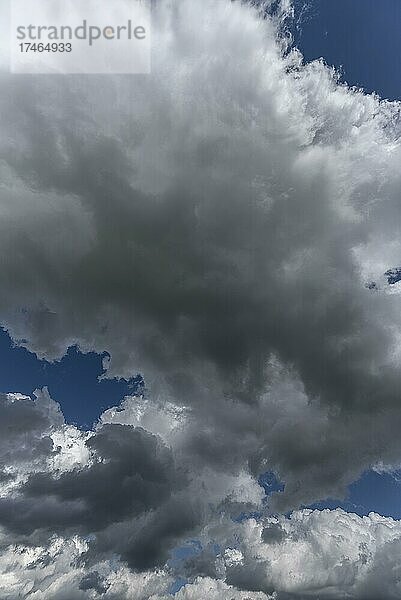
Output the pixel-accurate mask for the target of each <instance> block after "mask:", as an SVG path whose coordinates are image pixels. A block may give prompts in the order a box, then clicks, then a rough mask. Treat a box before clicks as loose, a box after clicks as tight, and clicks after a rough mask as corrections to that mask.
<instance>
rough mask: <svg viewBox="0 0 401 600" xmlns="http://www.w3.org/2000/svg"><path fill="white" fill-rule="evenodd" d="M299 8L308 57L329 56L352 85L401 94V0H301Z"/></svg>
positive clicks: (300, 36)
mask: <svg viewBox="0 0 401 600" xmlns="http://www.w3.org/2000/svg"><path fill="white" fill-rule="evenodd" d="M306 4H307V5H308V6H307V8H306V9H304V10H301V8H302V6H303V5H306ZM296 6H297V9H298V10H297V14H298V18H299V19H301V21H300V22H299V26H298V28H297V30H296V31H295V39H296V43H297V45H298V47H299V48H300V49H301V50H302V52H303V54H304V56H305V59H306V60H307V61H309V60H313V59H316V58H320V57H323V58H324V59H325V61H326V62H327V64H329V65H335V66H336V67H338V68H341V70H342V72H343V80H344V81H346V82H347V83H349V84H350V85H356V86H360V87H363V88H364V90H365V91H367V92H376V93H377V94H379V95H380V96H381V97H382V98H387V99H390V100H394V99H399V98H401V35H400V24H401V2H400V1H399V0H310V1H308V2H305V0H297V2H296Z"/></svg>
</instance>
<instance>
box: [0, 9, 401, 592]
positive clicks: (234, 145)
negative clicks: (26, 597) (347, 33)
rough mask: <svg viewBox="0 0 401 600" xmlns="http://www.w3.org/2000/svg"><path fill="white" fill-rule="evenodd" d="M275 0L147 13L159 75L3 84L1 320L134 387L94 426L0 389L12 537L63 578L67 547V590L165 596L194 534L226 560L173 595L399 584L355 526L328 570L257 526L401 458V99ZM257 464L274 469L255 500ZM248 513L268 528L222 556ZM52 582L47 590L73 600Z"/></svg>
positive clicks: (290, 530)
mask: <svg viewBox="0 0 401 600" xmlns="http://www.w3.org/2000/svg"><path fill="white" fill-rule="evenodd" d="M282 9H283V12H282V13H280V11H279V12H278V13H276V14H275V16H274V17H272V18H271V17H269V16H267V17H266V15H264V16H265V17H266V18H261V17H260V14H259V11H258V10H257V9H256V8H255V7H253V8H252V7H250V6H248V5H247V4H246V3H240V2H234V3H232V2H213V1H212V0H205V2H202V3H199V2H196V1H195V0H185V1H184V2H180V3H173V5H168V4H167V3H163V2H161V3H158V4H157V6H156V7H155V12H154V34H153V35H154V39H155V40H157V43H155V45H154V50H153V54H154V56H153V66H152V74H151V75H150V76H144V77H140V78H135V79H133V78H130V77H119V76H116V77H108V78H106V79H105V78H97V77H94V78H90V79H83V78H74V77H68V76H66V77H63V78H62V79H60V78H53V77H35V78H12V77H10V76H9V75H4V74H3V75H2V79H3V81H2V83H3V85H2V92H1V95H0V104H1V115H2V116H1V119H0V127H1V131H2V134H3V135H2V139H1V141H0V159H1V163H0V169H1V176H2V190H1V210H2V219H1V223H0V252H1V256H2V261H1V264H0V286H1V290H2V293H1V296H0V320H1V323H2V324H3V325H4V326H5V327H7V329H8V330H9V331H10V333H11V335H12V336H13V338H14V340H16V341H17V342H19V343H20V344H23V345H26V346H28V347H29V348H30V349H32V350H33V351H35V352H36V353H37V354H38V355H39V356H41V357H45V358H47V359H48V360H51V359H54V358H57V357H60V356H62V355H63V354H64V353H65V351H66V350H67V348H68V347H69V346H70V345H72V344H78V345H79V347H80V348H81V349H82V350H84V351H86V350H88V351H89V350H90V351H98V352H103V351H107V352H108V353H109V354H110V356H111V363H110V365H109V368H108V372H107V375H108V376H110V377H132V376H135V375H136V374H137V373H141V374H142V375H143V376H144V378H145V381H146V384H147V393H146V396H145V398H142V399H139V398H127V399H125V400H124V402H123V404H122V406H121V408H120V409H119V410H110V411H107V412H106V413H104V414H103V415H102V417H101V418H100V421H99V423H98V424H96V426H95V428H94V430H93V431H87V432H84V431H79V430H77V429H76V428H74V427H73V426H70V425H66V424H65V423H64V421H63V418H62V415H61V413H60V411H59V409H58V408H57V405H56V404H55V403H54V402H53V401H52V400H51V399H50V398H49V397H48V395H47V394H46V392H41V393H39V392H38V398H37V400H36V401H35V402H34V401H32V400H31V399H29V398H18V397H17V396H15V395H14V396H12V397H11V396H4V397H2V398H1V399H0V410H1V413H0V415H1V419H0V429H2V427H3V426H2V425H1V422H3V424H4V423H6V426H4V431H5V434H4V435H5V436H6V437H7V443H4V444H3V442H1V443H0V453H1V456H0V466H1V469H2V473H3V474H2V476H1V478H0V483H1V485H2V486H4V489H5V492H4V494H2V496H1V497H0V524H1V526H2V527H3V530H4V531H3V533H2V535H4V542H2V545H3V546H4V548H6V547H7V548H11V546H10V544H14V546H13V547H14V548H15V550H13V551H11V550H7V552H14V551H15V552H17V548H19V547H20V548H29V547H30V548H31V551H32V552H33V553H34V552H36V554H37V557H36V559H35V560H49V561H50V562H51V563H52V564H54V565H58V566H57V569H59V570H60V573H64V574H65V572H66V567H65V565H64V562H63V561H64V558H63V556H64V555H63V552H66V553H68V552H72V551H71V550H69V548H72V546H74V544H75V546H74V548H75V550H74V553H75V554H74V555H76V556H77V563H76V566H75V567H74V571H73V572H71V573H70V575H69V577H70V579H69V581H70V583H69V584H68V585H70V590H74V592H72V591H70V594H71V595H70V596H68V598H69V599H71V598H73V597H77V598H92V597H96V596H95V594H96V593H97V594H98V595H99V594H105V595H106V597H110V598H113V597H118V598H124V597H127V598H130V597H135V598H142V597H143V598H151V597H152V595H153V597H154V598H157V597H159V596H160V597H162V595H163V594H165V593H166V589H167V588H168V585H170V583H171V578H174V576H175V575H174V568H175V567H174V568H173V567H172V566H171V563H169V562H168V561H169V557H170V556H171V552H173V550H174V548H176V547H177V546H179V545H180V544H184V543H185V542H186V540H188V539H195V538H196V539H197V538H199V539H201V540H202V541H203V542H202V543H204V545H205V547H209V546H208V544H209V543H212V542H213V541H216V543H218V544H220V547H221V556H220V558H219V560H218V561H217V563H216V564H217V566H216V564H215V562H213V561H215V559H216V557H215V558H213V556H212V554H210V553H209V554H207V558H205V556H204V555H202V557H200V558H198V559H197V560H193V561H192V563H191V565H190V566H188V565H187V567H185V565H184V567H182V568H183V569H184V571H185V568H187V569H188V572H187V573H184V575H188V576H189V578H190V582H189V584H188V585H187V586H185V587H184V588H183V590H181V591H180V592H179V593H178V595H177V597H178V598H179V599H180V598H182V599H185V598H188V599H189V598H197V597H204V594H205V593H207V594H209V596H208V597H210V598H213V597H214V596H213V594H214V595H215V597H216V598H224V597H225V595H227V598H230V599H231V598H232V597H235V598H241V599H242V598H249V597H250V598H255V599H259V598H266V597H274V596H271V595H272V594H273V595H274V594H275V593H277V594H278V596H277V598H286V597H290V596H286V594H287V595H288V594H295V596H296V597H302V594H304V595H308V594H309V595H310V594H312V595H313V594H314V595H315V596H316V594H318V593H323V591H322V590H323V589H324V590H326V587H330V589H332V590H333V597H347V594H348V595H351V597H356V598H366V597H367V596H366V594H367V593H368V592H367V590H368V589H369V585H370V584H369V582H370V581H371V580H373V579H372V578H373V573H378V572H379V571H380V569H382V570H383V573H384V572H385V573H386V577H387V582H388V586H387V588H386V591H384V592H383V594H385V596H383V597H386V598H387V597H388V598H391V597H396V594H397V593H398V592H397V584H396V582H394V581H393V579H392V575H391V574H390V571H389V569H390V567H389V565H390V562H391V561H390V558H389V556H390V554H389V553H388V552H387V550H388V548H390V546H391V544H395V545H396V544H397V543H398V541H397V540H398V537H394V539H393V538H391V540H390V538H389V539H388V540H387V538H386V542H385V544H387V545H383V548H382V547H381V546H380V547H381V550H380V552H379V551H378V552H376V554H375V553H373V550H372V551H371V554H369V556H367V555H366V556H367V558H366V562H365V563H363V561H362V559H361V560H360V562H358V560H359V559H358V560H357V558H356V555H355V552H354V550H355V543H356V542H355V543H354V542H353V541H352V537H350V541H349V544H348V545H347V547H346V548H345V547H344V548H343V549H342V550H341V551H342V552H344V557H345V558H344V561H345V562H344V561H343V562H341V561H340V562H341V564H340V563H338V561H337V562H336V563H335V565H337V563H338V564H339V566H338V568H337V567H336V566H335V565H333V570H332V571H331V570H330V569H329V572H330V573H332V579H330V581H328V580H327V581H326V582H323V583H322V581H323V579H319V583H318V584H317V583H316V581H315V579H314V575H313V574H312V575H311V576H310V578H308V577H307V576H306V575H305V578H304V580H302V581H301V579H302V578H299V579H297V578H295V580H296V581H295V583H294V584H293V585H292V584H291V585H290V584H289V583H288V582H289V579H290V576H289V574H288V573H287V571H286V570H285V569H286V567H285V565H284V566H282V571H280V573H278V571H275V570H274V569H275V568H276V567H274V568H273V566H272V565H274V564H276V563H274V561H275V560H276V558H275V557H276V554H274V552H275V550H274V549H275V548H278V549H279V550H277V556H278V555H279V554H280V553H281V554H282V553H283V552H286V551H287V549H289V548H295V546H293V545H294V544H295V542H294V539H295V537H296V536H298V535H299V536H301V529H300V526H299V527H298V525H296V526H295V525H294V524H293V523H295V521H294V522H292V521H288V519H287V518H284V517H278V519H279V522H278V523H276V522H274V524H273V525H272V523H271V522H270V521H269V522H267V523H265V522H264V521H263V519H269V518H270V517H269V516H268V514H269V511H275V512H277V513H280V512H281V513H287V512H289V511H292V510H296V509H299V508H300V507H301V506H302V505H307V504H310V503H312V502H315V501H317V500H321V499H324V498H326V497H328V496H331V497H334V498H335V497H341V496H342V495H344V493H345V491H346V489H347V485H348V484H349V483H350V482H351V481H353V480H354V479H355V478H357V477H358V476H359V474H360V473H361V472H362V471H363V470H365V469H367V468H370V467H372V466H373V467H376V468H378V467H379V466H380V468H382V469H387V470H391V469H392V468H395V467H397V466H398V465H399V464H400V462H401V461H400V456H401V446H400V442H399V436H398V430H399V427H400V425H401V410H400V408H399V389H400V383H401V381H400V373H399V368H398V362H399V355H400V354H399V353H400V350H399V334H398V330H399V320H400V317H399V300H398V294H397V293H391V294H387V293H386V294H382V293H376V292H377V290H376V289H373V288H372V289H369V287H367V286H366V282H369V281H376V280H378V278H380V277H381V276H382V275H383V274H384V273H386V272H388V270H389V269H390V268H391V269H393V268H395V266H396V265H399V263H400V256H401V253H400V250H401V249H400V248H399V241H398V240H399V238H400V236H399V233H400V231H399V222H398V221H399V219H398V210H399V206H398V205H399V194H400V189H401V185H400V174H399V168H398V165H399V162H400V158H401V157H400V154H401V150H400V144H399V133H400V126H399V110H400V108H399V105H398V104H396V103H388V102H384V101H380V100H379V99H378V98H376V97H374V96H372V95H367V94H364V93H363V92H362V91H358V90H354V89H350V88H349V87H346V86H344V85H341V84H340V83H339V82H338V79H337V76H336V74H335V73H334V72H333V71H332V70H330V69H329V68H328V67H326V66H325V65H324V64H323V63H322V62H314V63H311V64H307V65H304V64H303V63H302V57H301V56H300V54H299V53H298V52H297V51H296V50H294V49H291V47H289V46H288V43H287V41H286V39H285V38H284V37H283V36H284V35H285V30H283V25H282V23H283V20H284V15H285V14H286V12H285V11H286V10H287V12H288V10H289V9H290V7H289V6H287V5H286V4H285V3H282ZM393 287H396V284H395V286H393ZM10 398H11V399H10ZM22 431H23V433H21V432H22ZM22 439H23V440H24V443H23V444H22V445H21V440H22ZM266 471H274V472H275V473H276V474H277V476H279V477H280V478H281V479H282V480H283V481H284V482H285V489H284V492H280V493H276V494H273V495H272V496H271V497H270V498H269V502H268V507H266V503H265V502H264V501H263V490H262V488H261V487H260V486H259V485H258V477H259V476H260V474H261V473H263V472H266ZM3 480H4V481H3ZM244 511H249V512H251V511H257V512H258V514H260V515H261V517H260V519H261V521H260V522H257V521H255V523H256V524H255V525H252V526H251V525H249V527H254V529H253V533H252V535H254V536H255V537H254V538H252V537H249V536H250V535H251V534H250V533H249V532H248V533H247V534H246V536H248V537H246V536H245V538H244V539H243V540H242V541H241V539H242V538H241V539H240V537H237V546H239V547H238V548H237V547H236V548H235V549H236V551H238V552H240V554H238V560H237V562H236V563H235V564H234V563H233V564H231V563H230V560H229V559H227V556H228V555H227V556H226V558H224V557H225V554H224V548H230V546H229V544H230V543H231V542H230V541H228V536H229V533H230V531H231V529H232V528H234V529H235V527H237V529H238V531H239V532H240V533H241V532H242V533H241V535H243V531H244V530H245V529H246V527H248V525H243V526H242V525H239V524H238V522H237V521H236V520H234V521H230V518H232V517H234V518H235V519H236V518H237V517H238V515H239V514H241V512H244ZM266 512H267V514H266ZM296 514H300V515H303V516H302V519H304V521H302V522H303V523H304V524H305V530H302V532H303V533H302V535H306V536H308V535H310V536H313V535H315V531H317V532H318V533H317V534H316V535H319V532H322V533H321V535H322V536H323V539H324V540H327V539H330V540H331V539H332V537H331V536H332V531H333V529H335V528H336V527H337V526H338V523H339V522H340V521H341V520H344V521H345V522H346V523H348V525H347V528H348V529H347V530H348V531H349V532H351V531H353V530H352V527H353V526H354V524H355V523H357V525H355V527H357V533H356V534H355V535H356V538H355V539H358V540H359V538H360V539H361V542H360V543H361V544H362V545H363V544H368V542H367V541H366V539H367V538H369V540H372V539H375V536H377V535H378V533H377V531H378V527H377V526H376V525H375V521H374V518H373V517H372V518H371V520H370V521H369V520H368V521H367V520H358V518H357V517H354V516H347V515H345V513H344V514H342V513H335V514H334V515H326V513H324V516H321V517H319V516H316V517H314V516H310V513H308V512H302V511H301V512H300V513H296ZM312 515H314V513H312ZM326 517H327V520H328V521H327V523H328V524H327V523H326V521H325V519H326ZM297 518H298V517H297ZM300 518H301V517H300ZM280 519H281V520H280ZM319 519H322V520H321V521H320V520H319ZM296 523H297V524H298V521H296ZM383 523H384V524H383V528H384V529H383V530H384V531H386V532H387V531H389V530H390V529H391V530H394V531H396V532H397V535H398V525H397V524H394V523H395V522H392V521H391V520H390V521H388V522H387V521H383ZM210 524H211V525H210ZM322 527H323V529H322ZM240 533H238V535H240ZM244 535H245V534H244ZM344 535H345V533H344ZM386 535H387V534H386ZM74 536H78V538H77V539H79V540H80V541H79V542H78V541H77V539H75V538H74ZM294 536H295V537H294ZM390 537H391V536H390ZM232 539H233V538H232ZM74 540H75V541H74ZM217 540H219V541H218V542H217ZM238 540H239V541H238ZM322 543H323V542H322ZM347 543H348V542H347ZM358 543H359V541H358ZM7 544H8V546H7ZM18 544H19V545H20V546H18ZM55 544H56V546H57V544H59V545H60V548H64V549H60V550H59V551H57V550H55V549H54V548H55V547H56V546H55ZM383 544H384V542H383ZM368 546H369V544H368ZM361 547H362V546H361ZM363 547H365V546H363ZM33 548H36V550H35V551H34V550H33ZM52 548H53V550H51V549H52ZM252 548H260V549H261V550H260V552H261V553H260V556H261V557H262V558H260V557H259V558H258V559H257V560H256V558H255V557H254V556H253V555H252ZM299 548H300V547H299V546H297V547H296V550H297V551H299V552H301V550H300V549H299ZM314 548H315V547H314V546H313V544H312V543H311V546H310V548H309V546H308V552H314V551H315V550H314ZM262 550H263V551H262ZM50 551H51V552H53V555H51V556H50V555H48V552H50ZM288 551H289V550H288ZM291 551H292V550H291ZM7 552H5V553H4V556H5V558H4V560H5V561H6V562H5V563H4V564H6V565H8V564H9V563H7V561H11V562H12V561H13V559H12V558H10V556H11V555H9V554H7ZM21 552H22V550H21ZM361 552H362V551H361ZM272 553H273V554H272ZM23 554H24V553H23ZM35 556H36V555H35ZM49 556H50V558H49ZM112 556H118V557H119V559H118V560H119V561H120V562H119V566H118V569H119V579H118V581H117V580H115V579H113V575H112V568H111V566H110V564H111V563H110V561H111V557H112ZM258 556H259V555H258ZM334 556H336V554H335V552H334V553H333V554H330V552H328V554H327V561H329V562H330V560H334V558H333V557H334ZM358 556H359V555H358ZM38 557H39V558H38ZM46 557H47V558H46ZM241 557H242V558H241ZM226 559H227V560H226ZM216 560H217V559H216ZM316 560H317V559H316ZM335 560H337V559H335ZM338 560H340V559H338ZM341 560H342V559H341ZM364 560H365V559H364ZM391 560H393V559H391ZM108 561H109V562H108ZM219 561H220V562H219ZM227 561H228V562H227ZM389 561H390V562H389ZM362 563H363V564H362ZM19 564H20V567H18V568H17V571H18V572H16V574H15V577H14V579H13V581H14V583H13V585H15V586H16V587H15V589H18V593H22V592H21V590H23V589H25V588H24V585H28V584H25V583H24V584H22V583H21V585H20V583H18V581H20V582H22V581H25V579H24V578H26V577H27V575H26V573H27V570H29V569H28V566H26V564H25V566H24V563H23V561H22V562H21V561H20V562H19ZM35 564H36V563H35ZM297 564H298V565H299V564H301V562H300V563H297ZM330 564H331V563H330ZM391 564H393V563H391ZM83 565H84V566H83ZM366 565H367V566H366ZM127 566H128V567H127ZM5 568H7V569H8V568H9V567H5ZM280 568H281V567H280ZM297 568H298V567H297ZM299 568H301V567H299ZM330 568H331V567H330ZM324 569H325V567H324V566H323V565H322V564H320V563H319V564H318V565H317V566H316V570H317V572H319V573H320V572H322V571H323V570H324ZM62 576H63V577H64V575H60V577H62ZM65 576H66V575H65ZM322 577H323V576H322ZM317 579H318V577H317ZM28 580H29V577H28ZM57 581H59V584H60V585H59V584H58V583H57ZM60 581H61V579H60V578H59V579H57V577H56V576H54V578H53V580H52V583H51V585H52V586H54V587H53V591H52V590H50V591H46V584H45V583H44V582H43V584H42V583H38V584H35V585H38V586H39V587H40V586H42V587H41V588H40V590H39V588H38V590H37V592H35V593H36V597H38V598H51V597H52V598H56V597H57V598H62V597H63V596H62V593H63V592H62V591H61V588H62V586H61V583H60ZM19 585H20V588H19V587H18V586H19ZM58 585H59V587H57V586H58ZM119 586H120V587H119ZM124 586H125V587H124ZM132 586H134V588H132ZM319 586H320V587H319ZM28 587H29V585H28ZM132 589H135V590H136V591H135V593H136V594H137V595H136V596H133V595H132V593H131V591H132ZM54 590H56V591H54ZM99 590H103V591H99ZM130 590H131V591H130ZM139 590H145V591H143V592H142V591H141V592H140V591H139ZM204 590H208V591H207V592H205V591H204ZM317 590H318V591H317ZM319 590H320V591H319ZM16 593H17V592H16ZM23 593H26V592H23ZM73 593H74V594H75V596H73V595H72V594H73ZM130 593H131V596H130ZM142 593H143V596H141V595H140V594H142ZM325 593H326V592H325ZM46 594H47V595H46ZM52 594H53V595H52ZM57 594H58V595H57ZM60 594H61V595H60ZM113 594H114V596H113ZM202 594H203V596H202ZM282 594H284V595H283V596H282ZM336 594H337V596H336ZM146 595H147V596H146ZM10 598H12V596H10Z"/></svg>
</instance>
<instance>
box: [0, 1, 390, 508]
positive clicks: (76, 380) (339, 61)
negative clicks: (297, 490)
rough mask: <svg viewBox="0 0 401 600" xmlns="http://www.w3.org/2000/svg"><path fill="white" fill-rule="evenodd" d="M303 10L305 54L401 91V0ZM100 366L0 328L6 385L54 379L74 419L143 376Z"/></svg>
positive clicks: (0, 378)
mask: <svg viewBox="0 0 401 600" xmlns="http://www.w3.org/2000/svg"><path fill="white" fill-rule="evenodd" d="M302 4H304V2H302V1H301V2H299V3H298V5H299V7H300V6H301V5H302ZM298 14H300V13H298ZM302 15H303V18H302V20H301V22H299V23H298V28H297V30H296V32H295V41H296V44H297V45H298V47H299V48H300V49H301V51H302V52H303V53H304V56H305V60H312V59H316V58H319V57H323V58H324V59H325V61H326V62H327V63H328V64H330V65H335V66H336V67H338V68H341V69H342V72H343V79H344V81H346V82H348V83H349V84H351V85H356V86H361V87H363V88H364V89H365V90H366V91H367V92H371V91H375V92H377V93H378V94H379V95H380V96H382V97H383V98H389V99H396V98H399V99H401V34H400V24H401V1H400V0H313V1H312V2H310V3H309V7H308V9H307V10H306V11H302ZM102 373H103V368H102V356H101V355H96V354H93V353H92V354H86V355H83V354H82V353H80V352H79V351H78V350H77V349H76V348H72V349H70V350H69V352H68V354H67V355H66V356H65V357H64V358H63V359H62V360H61V361H59V362H56V363H53V364H50V363H47V362H46V361H41V360H38V359H37V358H36V356H35V355H33V354H32V353H30V352H28V351H27V350H25V349H22V348H16V347H14V346H13V344H12V342H11V340H10V338H9V336H8V335H7V333H6V332H5V331H3V330H1V331H0V391H2V392H12V391H18V392H21V393H26V394H31V393H32V392H33V391H34V389H35V388H38V387H42V386H48V388H49V391H50V394H51V396H52V397H53V398H54V399H55V400H56V401H58V402H59V403H60V404H61V406H62V410H63V413H64V415H65V417H66V420H67V421H68V422H72V423H76V424H78V425H79V426H83V427H88V426H90V425H91V424H92V423H93V422H94V421H95V420H96V419H97V418H98V416H99V415H100V413H101V412H103V411H104V410H105V409H106V408H108V407H110V406H114V405H116V404H118V403H119V402H120V401H121V399H122V398H123V397H124V395H126V394H130V393H133V392H135V391H136V390H137V389H138V385H140V381H139V380H138V379H137V380H132V381H124V380H119V381H116V380H113V381H109V380H104V379H102V380H99V377H100V376H101V375H102ZM316 506H317V507H319V508H325V507H329V508H334V507H336V506H342V507H343V508H345V509H346V510H349V511H353V512H357V513H358V514H367V513H368V512H370V511H377V512H379V513H381V514H383V515H386V516H393V517H396V518H401V486H400V484H399V483H398V481H397V479H396V478H395V477H392V476H390V475H379V474H377V473H373V472H371V473H366V474H365V475H363V477H362V478H361V479H360V480H359V481H358V482H356V483H354V484H353V485H352V486H351V488H350V491H349V497H348V498H347V499H346V500H345V501H344V502H342V503H339V502H336V501H327V502H322V503H319V504H318V505H316Z"/></svg>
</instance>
